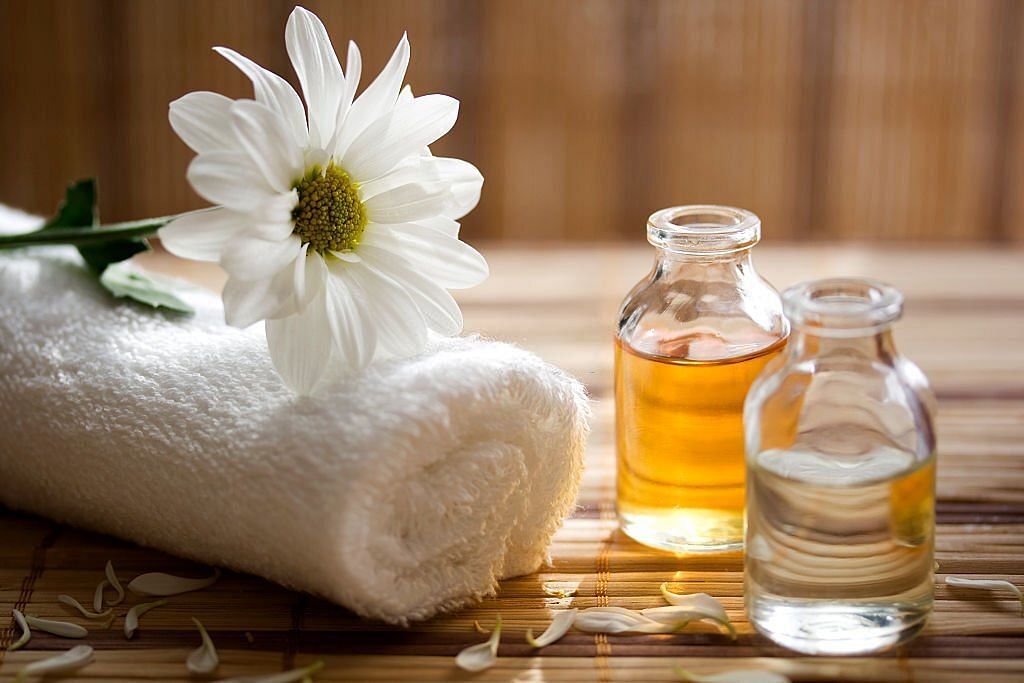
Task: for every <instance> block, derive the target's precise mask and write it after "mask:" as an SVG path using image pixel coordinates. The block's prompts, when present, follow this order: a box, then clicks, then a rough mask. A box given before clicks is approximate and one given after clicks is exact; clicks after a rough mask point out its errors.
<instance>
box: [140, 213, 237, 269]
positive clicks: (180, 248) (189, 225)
mask: <svg viewBox="0 0 1024 683" xmlns="http://www.w3.org/2000/svg"><path fill="white" fill-rule="evenodd" d="M243 220H244V219H243V217H242V216H240V215H239V214H237V213H233V212H231V211H228V210H227V209H223V208H220V207H218V208H215V209H209V210H206V211H197V212H195V213H187V214H184V215H183V216H181V217H180V218H176V219H174V220H173V221H171V222H170V223H168V224H167V225H165V226H163V227H162V228H160V229H159V230H157V233H156V234H157V237H159V238H160V242H161V243H162V244H163V245H164V247H165V248H166V249H167V251H169V252H171V253H172V254H174V255H175V256H180V257H181V258H187V259H193V260H195V261H219V260H220V254H221V251H222V250H223V249H224V245H225V244H227V243H228V242H229V241H230V240H231V238H232V237H234V236H235V235H237V234H238V232H239V231H240V230H241V229H242V225H243Z"/></svg>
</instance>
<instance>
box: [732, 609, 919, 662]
mask: <svg viewBox="0 0 1024 683" xmlns="http://www.w3.org/2000/svg"><path fill="white" fill-rule="evenodd" d="M747 610H748V615H749V617H750V621H751V623H752V624H753V626H754V628H755V629H757V631H758V632H759V633H761V634H762V635H764V636H765V637H767V638H768V639H769V640H771V641H772V642H774V643H776V644H778V645H782V646H783V647H787V648H789V649H791V650H795V651H797V652H801V653H803V654H808V655H832V656H845V655H862V654H869V653H873V652H881V651H883V650H888V649H890V648H893V647H896V646H897V645H900V644H902V643H905V642H907V641H908V640H910V639H911V638H913V637H914V636H916V635H917V634H918V633H920V632H921V629H923V628H924V625H925V623H926V622H927V620H928V615H929V614H930V613H931V602H930V601H929V602H926V603H922V604H914V603H910V604H899V603H894V604H879V603H857V602H839V601H829V602H826V603H824V604H822V603H821V601H817V600H816V601H813V602H807V601H794V600H777V599H764V598H755V599H753V600H750V601H749V603H748V608H747Z"/></svg>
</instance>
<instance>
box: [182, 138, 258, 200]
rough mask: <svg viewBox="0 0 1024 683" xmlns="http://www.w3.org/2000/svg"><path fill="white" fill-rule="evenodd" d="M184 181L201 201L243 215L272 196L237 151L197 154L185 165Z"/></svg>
mask: <svg viewBox="0 0 1024 683" xmlns="http://www.w3.org/2000/svg"><path fill="white" fill-rule="evenodd" d="M188 181H189V183H191V184H192V188H193V189H194V190H195V191H196V192H197V193H198V194H199V196H201V197H202V198H203V199H206V200H207V201H210V202H212V203H214V204H220V205H221V206H226V207H228V208H229V209H235V210H237V211H241V212H243V213H247V212H248V211H251V210H252V208H253V206H254V205H259V204H262V203H264V202H267V201H269V200H270V199H272V198H273V197H274V195H275V194H276V193H275V192H274V190H273V188H271V187H270V185H268V184H267V181H266V180H265V179H264V178H263V175H262V174H261V173H260V172H259V171H258V170H257V169H256V167H255V166H253V165H252V162H251V161H250V160H249V157H248V156H247V155H246V154H244V153H241V152H210V153H209V154H200V155H199V156H197V157H196V158H195V159H193V160H192V163H190V164H189V165H188Z"/></svg>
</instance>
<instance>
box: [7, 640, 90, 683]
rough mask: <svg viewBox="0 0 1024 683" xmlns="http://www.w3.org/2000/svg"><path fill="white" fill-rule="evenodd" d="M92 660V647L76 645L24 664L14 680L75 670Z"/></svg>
mask: <svg viewBox="0 0 1024 683" xmlns="http://www.w3.org/2000/svg"><path fill="white" fill-rule="evenodd" d="M91 661H92V648H91V647H89V646H88V645H76V646H74V647H73V648H71V649H70V650H68V651H67V652H62V653H60V654H59V655H55V656H53V657H47V658H46V659H40V660H39V661H35V662H32V663H31V664H27V665H25V667H24V668H23V669H22V670H21V671H19V672H18V675H17V677H16V678H15V679H14V680H15V681H22V680H24V679H25V678H27V677H29V676H40V675H49V674H61V673H68V672H71V671H77V670H78V669H81V668H82V667H83V666H85V665H86V664H88V663H89V662H91Z"/></svg>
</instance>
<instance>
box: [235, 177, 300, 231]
mask: <svg viewBox="0 0 1024 683" xmlns="http://www.w3.org/2000/svg"><path fill="white" fill-rule="evenodd" d="M298 203H299V193H298V191H297V190H295V189H292V190H289V191H288V192H285V193H284V194H275V195H273V196H272V197H271V198H270V199H266V200H264V201H262V202H259V203H257V204H253V205H252V206H249V207H247V208H246V210H245V211H243V212H242V213H245V214H248V215H249V216H252V217H253V218H254V219H256V220H255V222H256V223H258V224H259V227H258V228H255V229H256V230H257V231H258V234H259V235H260V236H261V237H263V238H264V239H283V238H284V237H285V236H287V235H288V233H289V232H291V231H292V230H293V229H294V227H295V226H294V223H293V222H292V210H293V209H294V208H295V205H296V204H298Z"/></svg>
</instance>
